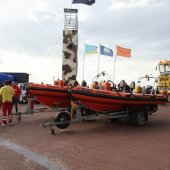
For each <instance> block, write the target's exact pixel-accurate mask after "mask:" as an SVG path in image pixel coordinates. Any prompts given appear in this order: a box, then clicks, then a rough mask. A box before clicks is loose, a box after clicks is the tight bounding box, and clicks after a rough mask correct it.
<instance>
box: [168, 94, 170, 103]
mask: <svg viewBox="0 0 170 170" xmlns="http://www.w3.org/2000/svg"><path fill="white" fill-rule="evenodd" d="M168 102H169V103H170V94H169V95H168Z"/></svg>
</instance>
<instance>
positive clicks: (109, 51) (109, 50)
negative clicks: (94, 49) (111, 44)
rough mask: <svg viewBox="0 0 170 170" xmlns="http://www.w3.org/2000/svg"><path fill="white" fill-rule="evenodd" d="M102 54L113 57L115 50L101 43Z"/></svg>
mask: <svg viewBox="0 0 170 170" xmlns="http://www.w3.org/2000/svg"><path fill="white" fill-rule="evenodd" d="M100 54H102V55H108V56H110V57H113V51H112V50H111V49H109V48H107V47H105V46H103V45H100Z"/></svg>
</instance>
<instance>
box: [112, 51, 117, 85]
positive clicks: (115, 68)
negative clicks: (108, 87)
mask: <svg viewBox="0 0 170 170" xmlns="http://www.w3.org/2000/svg"><path fill="white" fill-rule="evenodd" d="M116 53H117V51H116V50H115V58H114V70H113V83H115V82H114V81H115V74H116V73H115V70H116V58H117V54H116Z"/></svg>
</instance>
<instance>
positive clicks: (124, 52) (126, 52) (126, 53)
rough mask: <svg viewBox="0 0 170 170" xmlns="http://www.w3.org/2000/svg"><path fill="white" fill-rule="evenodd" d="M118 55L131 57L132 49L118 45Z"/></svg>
mask: <svg viewBox="0 0 170 170" xmlns="http://www.w3.org/2000/svg"><path fill="white" fill-rule="evenodd" d="M117 55H119V56H122V57H131V49H128V48H123V47H120V46H117Z"/></svg>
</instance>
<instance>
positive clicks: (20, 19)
mask: <svg viewBox="0 0 170 170" xmlns="http://www.w3.org/2000/svg"><path fill="white" fill-rule="evenodd" d="M71 2H72V1H71V0H29V1H28V0H12V1H11V0H5V1H4V0H0V4H1V5H0V64H1V66H0V72H26V73H28V74H30V82H35V83H41V82H44V83H48V84H52V83H53V80H54V79H57V78H60V79H61V73H62V47H63V44H62V41H63V37H62V35H63V29H64V8H75V9H78V75H77V80H78V81H79V82H81V81H82V78H83V57H84V44H91V45H97V46H98V45H99V44H101V45H104V46H106V47H108V48H110V49H112V50H113V51H114V54H116V45H119V46H121V47H125V48H130V49H131V50H132V56H131V58H125V57H120V56H115V57H116V60H115V58H114V57H109V56H100V60H99V61H100V62H99V68H100V71H106V72H107V73H108V74H109V75H110V78H111V79H112V80H113V79H114V81H115V82H116V83H118V82H120V80H122V79H124V80H125V81H126V82H128V83H130V82H131V81H135V82H137V80H138V78H139V77H141V76H145V75H146V74H151V75H153V76H157V75H158V71H156V69H155V68H156V66H157V64H158V62H159V61H160V60H165V59H167V60H170V31H169V30H170V19H169V16H170V10H169V7H170V1H169V0H105V1H104V0H96V2H95V4H93V5H91V6H88V5H84V4H72V3H71ZM97 57H98V56H95V55H93V56H85V60H84V64H85V67H84V78H85V80H86V81H87V82H88V83H90V82H91V81H92V80H93V78H94V77H95V75H96V74H97V68H98V62H97ZM114 65H115V68H114ZM114 70H115V71H114ZM114 73H115V76H114Z"/></svg>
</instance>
